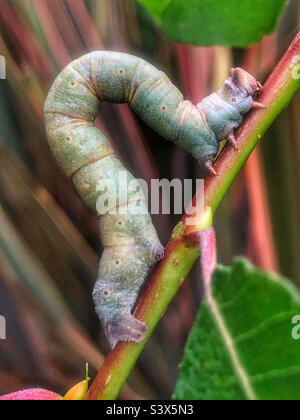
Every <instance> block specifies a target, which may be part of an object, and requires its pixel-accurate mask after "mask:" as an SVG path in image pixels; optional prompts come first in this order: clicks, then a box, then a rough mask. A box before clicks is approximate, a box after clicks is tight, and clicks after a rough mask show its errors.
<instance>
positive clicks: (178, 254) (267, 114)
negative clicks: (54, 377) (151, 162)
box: [87, 32, 300, 400]
mask: <svg viewBox="0 0 300 420" xmlns="http://www.w3.org/2000/svg"><path fill="white" fill-rule="evenodd" d="M296 56H300V32H299V33H298V34H297V36H296V38H295V39H294V41H293V43H292V44H291V46H290V48H289V49H288V51H287V52H286V53H285V55H284V57H283V58H282V60H281V61H280V63H279V64H278V66H277V67H276V69H275V70H274V71H273V73H272V74H271V76H270V77H269V79H268V81H267V83H266V84H265V89H264V93H263V94H262V95H261V97H260V99H259V101H260V102H262V103H264V104H265V105H266V106H267V108H266V110H264V111H261V110H256V111H252V112H251V113H250V114H249V115H248V116H247V118H246V119H245V121H244V123H243V125H242V126H241V128H240V130H239V132H238V135H237V140H238V143H239V151H238V152H236V151H235V150H233V149H232V148H230V147H226V148H225V149H224V151H223V153H222V154H221V155H220V157H219V158H218V161H217V163H216V166H215V167H216V170H217V172H218V174H219V176H218V177H208V178H207V179H206V180H205V206H206V208H207V209H206V211H204V212H203V214H202V215H201V216H199V217H198V220H197V221H196V222H195V223H194V225H193V226H188V225H187V217H188V216H187V214H185V215H184V216H183V217H182V219H181V221H180V223H179V224H178V225H177V226H176V228H175V229H174V232H173V235H172V238H171V239H170V241H169V243H168V245H167V247H166V252H165V258H164V259H163V261H161V263H160V264H158V266H157V267H156V269H155V271H154V273H153V275H152V276H151V279H150V280H149V283H148V285H147V287H146V288H145V290H144V292H143V293H142V295H141V297H140V299H139V301H138V304H137V307H136V310H135V316H136V317H137V318H138V319H140V320H142V321H144V322H146V323H147V324H148V335H147V338H146V339H145V340H144V341H143V342H142V343H139V344H135V343H119V344H118V345H117V346H116V348H115V349H114V350H113V351H111V352H110V354H109V355H108V357H107V358H106V359H105V361H104V363H103V365H102V367H101V369H100V371H99V373H98V375H97V377H96V379H95V381H94V383H93V384H92V386H91V389H90V391H89V393H88V396H87V399H89V400H100V399H110V400H112V399H116V398H117V396H118V394H119V392H120V389H121V387H122V385H123V384H124V382H125V381H126V379H127V377H128V375H129V373H130V372H131V370H132V368H133V367H134V364H135V362H136V360H137V358H138V357H139V355H140V353H141V352H142V350H143V348H144V346H145V345H146V343H147V341H148V339H149V337H150V336H151V334H152V332H153V330H154V328H155V326H156V325H157V323H158V322H159V320H160V319H161V317H162V316H163V314H164V312H165V311H166V309H167V307H168V305H169V303H170V302H171V300H172V299H173V298H174V296H175V294H176V293H177V291H178V289H179V288H180V285H181V284H182V282H183V280H184V279H185V278H186V277H187V276H188V274H189V272H190V270H191V268H192V266H193V265H194V263H195V261H196V260H197V258H198V257H199V254H200V245H199V236H198V235H197V233H198V232H199V231H200V230H201V229H203V228H205V227H207V226H210V224H211V222H212V214H211V212H210V208H211V209H212V211H213V212H215V211H216V210H217V208H218V206H219V205H220V202H221V201H222V199H223V197H224V195H225V194H226V192H227V190H228V189H229V187H230V185H231V184H232V182H233V181H234V179H235V178H236V177H237V175H238V173H239V172H240V170H241V168H242V166H243V165H244V163H245V162H246V160H247V158H248V157H249V156H250V154H251V152H252V150H253V149H254V147H255V146H256V144H257V143H258V142H259V140H260V139H261V137H262V136H263V135H264V133H265V132H266V130H267V129H268V128H269V127H270V125H271V124H272V123H273V121H274V120H275V118H276V117H277V116H278V114H279V113H280V112H281V111H282V110H283V109H284V108H285V107H286V106H287V105H288V104H289V102H290V101H291V100H292V98H293V96H294V95H295V93H296V92H297V90H298V89H299V88H300V77H299V78H296V77H295V74H294V72H293V69H294V66H295V62H294V59H295V57H296ZM293 76H294V77H293ZM283 140H284V139H283ZM270 159H271V156H270ZM195 200H196V199H195V197H194V200H193V203H192V205H194V204H195V203H196V201H195ZM189 214H191V213H190V212H189Z"/></svg>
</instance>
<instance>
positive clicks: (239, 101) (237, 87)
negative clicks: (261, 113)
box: [218, 67, 264, 134]
mask: <svg viewBox="0 0 300 420" xmlns="http://www.w3.org/2000/svg"><path fill="white" fill-rule="evenodd" d="M262 91H263V86H262V85H261V84H260V83H259V82H258V81H257V80H256V79H255V77H253V76H252V75H251V74H249V73H248V72H247V71H245V70H243V69H242V68H240V67H237V68H232V69H231V70H230V72H229V77H228V79H227V80H225V82H224V83H223V84H222V86H221V88H220V90H219V91H218V95H219V96H220V97H221V98H222V99H223V100H224V101H225V102H226V103H227V104H229V105H231V106H234V107H235V109H236V110H238V111H239V113H240V114H241V115H245V114H247V112H249V111H250V109H251V108H264V105H262V104H260V103H259V102H256V101H255V97H256V96H258V95H260V94H261V92H262ZM240 123H241V121H236V124H235V125H236V127H238V126H239V125H240ZM236 127H232V128H236ZM224 134H227V133H224Z"/></svg>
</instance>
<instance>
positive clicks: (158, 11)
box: [138, 0, 171, 23]
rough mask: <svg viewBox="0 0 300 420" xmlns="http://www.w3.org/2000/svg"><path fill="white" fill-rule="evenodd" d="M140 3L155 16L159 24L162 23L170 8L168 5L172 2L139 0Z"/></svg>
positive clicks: (167, 0)
mask: <svg viewBox="0 0 300 420" xmlns="http://www.w3.org/2000/svg"><path fill="white" fill-rule="evenodd" d="M138 1H139V3H141V4H142V5H143V6H144V7H145V9H147V10H148V12H150V14H151V15H152V16H153V18H154V20H155V21H156V22H157V23H161V17H162V14H163V12H164V10H165V9H166V7H167V6H168V4H169V3H170V2H171V0H158V1H156V0H138Z"/></svg>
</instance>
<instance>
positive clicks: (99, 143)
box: [44, 51, 262, 348]
mask: <svg viewBox="0 0 300 420" xmlns="http://www.w3.org/2000/svg"><path fill="white" fill-rule="evenodd" d="M261 89H262V87H261V85H260V84H259V83H258V82H257V81H256V80H255V79H254V78H253V77H252V76H251V75H249V74H248V73H246V72H245V71H244V70H242V69H240V68H237V69H232V70H231V71H230V75H229V77H228V79H227V80H226V81H225V82H224V83H223V85H222V86H221V88H220V90H219V91H218V92H216V93H213V94H212V95H210V96H208V97H207V98H205V99H203V101H202V102H200V103H199V104H198V105H193V104H192V103H191V102H190V101H186V100H184V99H183V96H182V94H181V93H180V91H179V90H178V89H177V88H176V87H175V86H174V85H173V84H172V83H171V82H170V80H169V79H168V78H167V76H166V75H165V74H164V73H163V72H161V71H159V70H157V69H156V68H155V67H153V66H152V65H150V64H149V63H147V62H145V61H144V60H142V59H140V58H138V57H135V56H132V55H128V54H122V53H117V52H104V51H97V52H92V53H90V54H87V55H85V56H83V57H81V58H79V59H77V60H75V61H74V62H72V63H71V64H69V65H68V66H67V67H66V68H65V69H64V70H63V71H62V72H61V73H60V74H59V76H58V77H57V79H56V80H55V82H54V84H53V86H52V88H51V90H50V92H49V95H48V97H47V100H46V103H45V108H44V112H45V123H46V131H47V137H48V139H49V144H50V147H51V149H52V152H53V154H54V156H55V157H56V159H57V161H58V163H59V165H60V166H61V168H62V169H63V170H64V171H65V173H66V174H67V175H68V176H69V177H71V178H72V180H73V183H74V185H75V187H76V189H77V191H78V192H79V194H80V195H81V197H82V198H83V200H84V201H85V202H86V204H87V205H88V206H89V207H90V208H91V209H92V210H93V211H94V212H95V213H96V214H98V216H99V224H100V236H101V240H102V243H103V246H104V251H103V254H102V257H101V261H100V268H99V277H98V280H97V282H96V285H95V289H94V292H93V297H94V301H95V305H96V311H97V313H98V315H99V318H100V320H101V322H102V324H103V327H104V330H105V333H106V336H107V338H108V340H109V342H110V345H111V347H112V348H113V347H114V346H115V345H116V343H117V342H118V341H136V342H139V341H141V340H143V339H144V337H145V335H146V332H147V326H146V324H145V323H142V322H140V321H139V320H137V319H136V318H134V317H133V315H132V314H131V311H132V308H133V306H134V304H135V302H136V299H137V296H138V293H139V291H140V288H141V286H142V285H143V283H144V281H145V278H146V276H147V274H148V273H149V270H150V269H151V267H152V266H153V265H154V264H155V263H156V262H157V261H158V260H159V259H161V258H162V256H163V247H162V245H161V243H160V241H159V239H158V236H157V233H156V231H155V228H154V227H153V225H152V221H151V217H150V215H149V214H148V212H147V209H146V204H145V199H144V196H143V194H142V192H136V191H129V190H128V197H129V198H128V201H129V203H130V204H129V206H128V207H126V203H124V202H122V197H120V196H119V195H117V207H118V209H122V208H123V210H125V213H126V214H125V215H120V214H113V213H112V211H111V209H110V210H108V209H107V208H106V207H105V206H103V208H101V209H99V208H98V209H97V208H96V203H97V200H98V199H99V197H100V192H99V191H97V188H96V187H97V185H99V184H101V180H102V179H113V180H115V182H116V183H117V182H118V174H119V172H120V171H126V170H125V168H124V167H123V166H122V164H121V162H120V161H119V160H118V159H117V158H116V156H115V154H114V151H113V149H112V147H111V145H110V142H109V141H108V139H107V138H106V137H105V136H104V135H103V134H102V132H101V131H100V130H99V129H98V128H96V127H95V126H94V120H95V118H96V116H97V114H98V109H99V104H100V102H101V101H108V102H112V103H124V102H127V103H128V104H129V105H130V107H131V108H132V110H133V111H135V112H136V113H137V114H138V115H139V116H140V117H141V118H142V119H143V120H144V121H145V123H146V124H148V125H149V126H150V127H152V128H153V129H154V130H156V131H157V132H158V133H159V134H160V135H162V136H163V137H165V138H166V139H168V140H171V141H173V142H175V143H176V144H177V145H179V146H181V147H182V148H184V149H186V150H188V151H189V152H190V153H191V154H192V155H193V156H194V157H195V158H196V159H197V160H198V162H199V163H200V164H201V165H205V166H206V167H207V169H208V170H210V171H211V172H214V169H213V165H212V162H213V159H214V157H215V156H216V154H217V153H218V149H219V142H220V141H221V140H223V139H224V138H226V137H227V138H228V139H229V140H230V141H231V143H232V144H233V145H235V139H234V135H233V131H234V129H236V128H237V127H238V126H239V125H240V124H241V122H242V120H243V116H244V115H245V114H246V113H247V112H248V111H249V110H250V109H251V108H252V107H261V105H260V104H258V103H257V102H255V101H254V99H253V98H254V97H255V96H256V95H257V94H258V93H260V91H261ZM127 175H128V180H129V181H131V180H133V179H134V178H133V176H132V175H131V174H130V173H129V172H128V173H127ZM137 202H139V203H140V205H141V206H144V207H145V214H143V215H136V214H134V215H132V214H131V213H130V206H134V205H136V204H137ZM99 213H100V215H99Z"/></svg>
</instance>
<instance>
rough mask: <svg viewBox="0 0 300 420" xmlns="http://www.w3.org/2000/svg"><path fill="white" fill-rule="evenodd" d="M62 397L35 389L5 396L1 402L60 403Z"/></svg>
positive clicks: (1, 398)
mask: <svg viewBox="0 0 300 420" xmlns="http://www.w3.org/2000/svg"><path fill="white" fill-rule="evenodd" d="M61 399H62V397H61V396H60V395H59V394H56V393H55V392H52V391H48V390H47V389H41V388H34V389H25V390H22V391H17V392H13V393H12V394H7V395H3V396H2V397H0V401H58V400H61Z"/></svg>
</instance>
